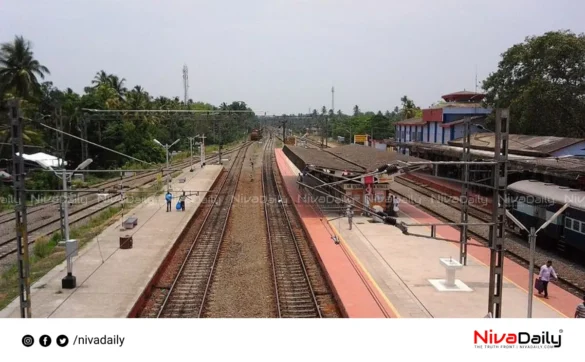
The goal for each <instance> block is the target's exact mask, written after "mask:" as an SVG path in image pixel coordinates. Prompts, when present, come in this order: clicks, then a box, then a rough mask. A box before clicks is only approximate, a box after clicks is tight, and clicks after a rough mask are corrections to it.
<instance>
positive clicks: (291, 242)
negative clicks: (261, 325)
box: [262, 141, 323, 318]
mask: <svg viewBox="0 0 585 362" xmlns="http://www.w3.org/2000/svg"><path fill="white" fill-rule="evenodd" d="M270 151H272V141H269V142H267V143H266V149H265V152H264V161H263V165H262V168H263V169H262V189H263V193H264V197H265V202H264V213H265V217H266V229H267V230H266V233H267V235H268V244H269V250H270V258H271V261H272V271H273V277H274V287H275V298H276V306H277V311H278V317H279V318H322V317H323V315H322V313H321V310H320V308H319V303H318V302H317V297H316V295H315V292H314V291H313V288H312V286H311V282H310V279H309V275H308V273H307V267H306V266H305V263H304V261H303V255H302V254H301V251H300V249H299V246H298V244H297V240H296V236H295V231H294V230H293V226H292V225H291V221H290V218H289V214H288V213H287V211H286V210H285V208H284V205H283V201H284V199H283V195H282V193H281V191H280V189H279V187H278V185H277V183H276V177H275V174H274V172H275V171H274V169H273V159H272V157H273V153H272V152H270ZM277 200H278V201H277Z"/></svg>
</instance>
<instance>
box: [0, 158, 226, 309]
mask: <svg viewBox="0 0 585 362" xmlns="http://www.w3.org/2000/svg"><path fill="white" fill-rule="evenodd" d="M189 169H190V167H188V168H185V169H184V170H183V173H182V174H181V175H180V176H178V177H176V178H175V179H174V181H173V183H172V184H171V188H172V190H173V192H174V196H175V197H178V196H179V194H180V191H181V190H185V191H188V190H192V191H207V190H209V189H210V188H211V186H212V185H213V183H214V182H215V180H216V179H217V177H218V175H219V174H220V172H221V170H222V169H223V167H221V166H213V165H208V166H206V167H205V168H203V169H201V168H197V169H196V171H195V172H189ZM181 178H185V183H179V179H181ZM204 196H205V195H204V193H200V194H199V196H194V195H193V196H190V199H188V200H187V203H186V210H185V212H178V211H176V210H175V203H176V199H175V201H174V202H173V205H172V206H173V210H172V212H169V213H167V212H166V203H165V200H164V195H160V196H155V197H151V198H149V199H148V200H146V201H144V202H143V203H142V204H140V205H139V206H137V207H136V208H135V209H133V210H132V211H131V212H129V213H127V214H126V215H124V216H125V218H127V217H128V216H131V215H132V216H136V217H137V218H138V225H137V227H136V228H135V229H132V230H125V231H120V223H119V222H116V223H115V224H114V225H111V226H110V227H108V228H107V229H106V230H104V232H102V233H101V234H100V235H99V236H98V237H96V238H95V239H94V240H92V241H91V242H90V243H88V244H87V245H86V246H85V247H84V248H83V249H82V250H80V252H79V256H77V257H76V258H74V262H73V275H75V276H76V277H77V285H78V287H77V288H76V289H73V290H67V289H61V279H62V278H63V277H64V276H65V275H66V263H65V262H63V263H62V264H61V265H59V266H57V267H55V268H54V269H53V270H52V271H50V272H49V273H48V274H47V275H45V276H44V277H43V278H41V279H40V280H39V281H37V282H36V283H35V284H34V285H32V286H31V304H32V316H33V317H34V318H47V317H49V318H51V317H52V318H92V317H93V318H125V317H126V316H127V315H128V313H129V312H130V311H131V309H132V307H133V306H134V304H135V303H136V301H137V300H138V298H139V297H140V295H141V294H142V292H143V291H144V288H145V287H146V286H147V284H148V283H149V281H150V279H151V278H152V276H153V275H154V273H155V272H156V270H157V268H158V267H159V265H160V263H161V262H162V261H163V260H164V258H165V256H166V255H167V253H168V252H169V250H170V249H171V247H172V246H173V244H174V243H175V241H176V239H177V237H178V236H179V235H180V233H181V232H182V230H183V229H184V228H185V226H186V225H187V223H188V221H189V220H190V219H191V217H192V216H193V215H194V214H195V211H196V210H197V208H198V207H199V204H200V203H201V202H202V200H203V198H204ZM124 235H132V237H133V241H134V245H133V248H132V249H127V250H122V249H120V248H119V238H120V236H124ZM2 317H4V318H5V317H14V318H19V317H20V311H19V300H18V299H16V300H15V301H13V302H12V303H11V304H10V305H8V306H7V307H6V308H5V309H4V310H2V311H0V318H2Z"/></svg>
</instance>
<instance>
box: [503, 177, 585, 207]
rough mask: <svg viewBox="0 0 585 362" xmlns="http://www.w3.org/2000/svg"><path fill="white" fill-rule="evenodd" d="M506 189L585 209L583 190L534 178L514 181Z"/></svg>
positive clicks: (584, 193) (544, 200) (584, 192)
mask: <svg viewBox="0 0 585 362" xmlns="http://www.w3.org/2000/svg"><path fill="white" fill-rule="evenodd" d="M508 190H511V191H515V192H518V193H521V194H524V195H531V196H537V197H540V198H541V199H543V200H542V201H543V202H549V201H553V202H555V203H557V204H562V205H564V204H566V203H568V204H570V205H571V207H572V208H574V209H579V210H583V211H585V191H581V190H575V189H570V188H568V187H562V186H559V185H555V184H551V183H544V182H540V181H535V180H522V181H518V182H514V183H513V184H511V185H508Z"/></svg>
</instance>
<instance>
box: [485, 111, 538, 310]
mask: <svg viewBox="0 0 585 362" xmlns="http://www.w3.org/2000/svg"><path fill="white" fill-rule="evenodd" d="M509 126H510V119H509V110H508V109H496V132H495V136H496V144H495V145H494V159H495V161H496V165H495V166H494V168H493V173H492V182H493V195H492V225H490V235H489V236H490V244H489V247H490V279H489V300H488V304H489V305H488V312H491V313H492V315H493V316H494V318H501V317H502V286H503V283H504V233H505V225H506V202H507V196H506V186H507V183H508V132H509ZM529 293H532V291H529Z"/></svg>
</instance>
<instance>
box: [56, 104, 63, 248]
mask: <svg viewBox="0 0 585 362" xmlns="http://www.w3.org/2000/svg"><path fill="white" fill-rule="evenodd" d="M55 119H56V121H57V129H59V130H60V131H61V132H64V131H65V129H64V128H63V117H62V115H61V106H60V105H57V106H56V107H55ZM61 132H57V147H56V149H57V154H58V157H61V165H60V166H61V167H63V169H65V141H64V139H65V136H64V135H63V133H61ZM64 208H65V204H64V199H63V198H62V200H61V202H60V203H59V215H60V216H61V218H60V219H59V221H60V224H61V236H62V237H64V235H65V209H64Z"/></svg>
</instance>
